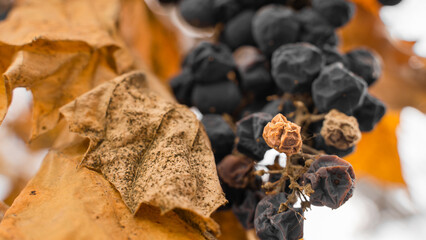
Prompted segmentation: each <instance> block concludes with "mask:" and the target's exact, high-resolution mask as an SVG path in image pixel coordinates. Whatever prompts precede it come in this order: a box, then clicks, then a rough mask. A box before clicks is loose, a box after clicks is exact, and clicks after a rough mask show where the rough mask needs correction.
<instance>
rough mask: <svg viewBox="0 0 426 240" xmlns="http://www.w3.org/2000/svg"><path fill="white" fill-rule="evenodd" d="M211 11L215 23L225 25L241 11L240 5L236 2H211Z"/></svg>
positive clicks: (231, 0)
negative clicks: (213, 14)
mask: <svg viewBox="0 0 426 240" xmlns="http://www.w3.org/2000/svg"><path fill="white" fill-rule="evenodd" d="M203 1H204V0H203ZM213 11H214V13H215V18H216V20H217V22H221V23H226V22H228V21H229V20H231V19H232V18H233V17H235V15H237V14H238V13H239V12H240V11H241V5H240V4H239V3H238V1H237V0H213Z"/></svg>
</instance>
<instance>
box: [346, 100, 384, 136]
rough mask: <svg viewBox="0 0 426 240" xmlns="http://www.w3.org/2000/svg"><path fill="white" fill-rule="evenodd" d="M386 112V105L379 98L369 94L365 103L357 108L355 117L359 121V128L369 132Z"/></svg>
mask: <svg viewBox="0 0 426 240" xmlns="http://www.w3.org/2000/svg"><path fill="white" fill-rule="evenodd" d="M385 113H386V107H385V105H384V104H383V103H382V102H381V101H380V100H379V99H377V98H375V97H373V96H371V95H370V94H367V96H366V97H365V99H364V103H363V104H362V105H361V106H360V107H359V108H357V109H355V111H354V117H355V118H356V119H357V121H358V124H359V129H360V130H361V131H363V132H369V131H371V130H373V129H374V127H375V126H376V124H377V123H378V122H379V121H380V119H382V117H383V116H384V115H385Z"/></svg>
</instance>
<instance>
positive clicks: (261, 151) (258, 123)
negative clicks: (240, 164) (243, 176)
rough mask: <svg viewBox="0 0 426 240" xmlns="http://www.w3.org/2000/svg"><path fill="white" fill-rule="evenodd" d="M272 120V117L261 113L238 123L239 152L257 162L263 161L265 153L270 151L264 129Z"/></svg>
mask: <svg viewBox="0 0 426 240" xmlns="http://www.w3.org/2000/svg"><path fill="white" fill-rule="evenodd" d="M271 120H272V115H270V114H268V113H262V112H259V113H254V114H251V115H249V116H247V117H245V118H243V119H241V120H240V121H238V122H237V137H238V143H237V149H238V151H239V152H241V153H243V154H245V155H246V156H248V157H250V158H253V159H254V160H256V161H259V160H262V159H263V156H264V155H265V152H266V151H267V150H269V149H270V148H269V146H268V145H267V144H266V142H265V140H264V139H263V137H262V134H263V128H264V127H265V125H266V124H267V123H268V122H270V121H271Z"/></svg>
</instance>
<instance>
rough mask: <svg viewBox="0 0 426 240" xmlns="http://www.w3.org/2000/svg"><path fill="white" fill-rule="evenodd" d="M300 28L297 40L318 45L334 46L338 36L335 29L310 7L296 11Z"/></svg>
mask: <svg viewBox="0 0 426 240" xmlns="http://www.w3.org/2000/svg"><path fill="white" fill-rule="evenodd" d="M296 18H297V20H298V21H299V22H300V25H301V30H300V36H299V41H301V42H308V43H311V44H314V45H315V46H318V47H321V48H323V47H325V46H336V45H337V43H338V37H337V35H336V32H335V29H334V28H333V27H332V26H331V25H330V24H329V23H328V22H327V21H326V20H325V18H323V17H322V16H321V15H320V14H319V13H318V12H316V11H314V10H313V9H312V8H304V9H302V10H300V11H298V12H297V13H296Z"/></svg>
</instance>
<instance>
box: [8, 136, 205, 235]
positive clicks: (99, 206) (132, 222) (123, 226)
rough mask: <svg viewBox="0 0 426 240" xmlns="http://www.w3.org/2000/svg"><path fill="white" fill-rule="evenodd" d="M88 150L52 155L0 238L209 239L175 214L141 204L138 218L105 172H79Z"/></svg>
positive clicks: (19, 201)
mask: <svg viewBox="0 0 426 240" xmlns="http://www.w3.org/2000/svg"><path fill="white" fill-rule="evenodd" d="M86 149H87V144H83V145H82V144H78V145H76V146H74V147H69V148H67V149H65V150H63V151H60V152H59V151H51V152H50V153H49V154H48V155H47V157H46V158H45V160H44V162H43V164H42V166H41V168H40V171H39V172H38V173H37V175H36V176H35V177H34V178H33V179H32V180H31V181H30V182H29V183H28V185H27V186H26V187H25V189H24V190H23V191H22V192H21V194H20V195H19V196H18V198H16V200H15V201H14V203H13V205H12V206H11V207H10V208H9V210H8V212H7V213H6V215H5V217H4V219H3V221H2V222H1V223H0V239H19V240H25V239H46V240H49V239H52V240H53V239H55V240H56V239H102V240H103V239H141V240H152V239H153V240H155V239H174V240H192V239H194V240H197V239H204V237H203V236H202V235H201V234H200V232H198V231H197V230H195V229H194V228H192V227H191V226H190V225H188V224H187V223H185V222H184V221H182V219H181V218H180V217H179V216H178V214H177V213H175V212H173V211H171V212H168V213H166V214H164V215H161V214H160V210H159V209H158V208H155V207H152V206H149V205H141V208H140V210H139V211H138V213H137V214H136V215H133V214H132V213H131V212H130V211H129V209H128V208H127V207H126V205H125V204H124V202H123V200H122V198H121V196H120V194H119V193H118V192H117V191H116V190H115V189H114V187H113V186H112V185H111V184H110V183H109V182H108V181H107V180H106V179H105V178H104V177H103V176H102V175H101V174H99V173H96V172H94V171H91V170H89V169H87V168H77V166H78V164H79V163H80V162H81V159H82V156H83V154H84V152H85V150H86Z"/></svg>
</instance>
